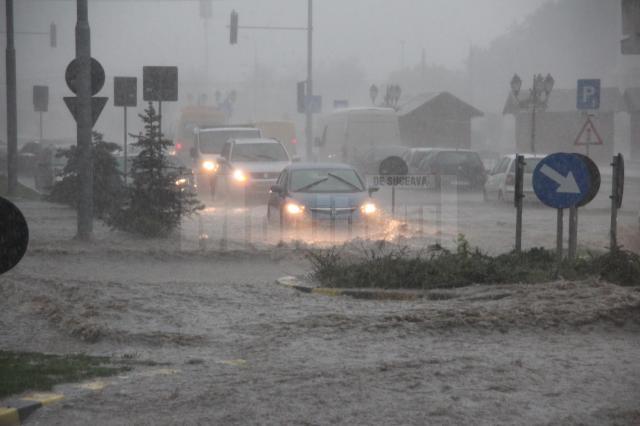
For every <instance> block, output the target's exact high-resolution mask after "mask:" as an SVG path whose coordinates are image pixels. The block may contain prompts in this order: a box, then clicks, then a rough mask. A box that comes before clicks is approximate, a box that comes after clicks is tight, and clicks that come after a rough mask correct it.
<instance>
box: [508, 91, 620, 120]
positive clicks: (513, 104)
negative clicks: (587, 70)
mask: <svg viewBox="0 0 640 426" xmlns="http://www.w3.org/2000/svg"><path fill="white" fill-rule="evenodd" d="M576 96H577V90H576V89H553V91H552V92H551V93H550V94H549V100H548V102H547V108H546V109H545V111H547V112H571V111H578V108H577V107H576ZM527 97H528V93H526V92H525V91H523V92H521V96H520V100H523V99H527ZM626 110H627V108H626V106H625V103H624V98H623V97H622V94H621V93H620V90H618V88H617V87H603V88H602V89H600V108H599V111H602V112H622V111H626ZM519 111H520V107H519V106H518V99H516V98H515V97H514V96H513V94H512V93H511V92H509V94H508V95H507V100H506V102H505V105H504V109H503V110H502V114H515V113H517V112H519Z"/></svg>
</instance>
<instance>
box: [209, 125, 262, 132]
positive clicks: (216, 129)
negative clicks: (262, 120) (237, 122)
mask: <svg viewBox="0 0 640 426" xmlns="http://www.w3.org/2000/svg"><path fill="white" fill-rule="evenodd" d="M229 130H233V131H236V130H260V129H258V128H257V127H252V126H251V127H250V126H231V127H225V126H220V127H216V126H211V127H198V132H200V133H205V132H227V131H229Z"/></svg>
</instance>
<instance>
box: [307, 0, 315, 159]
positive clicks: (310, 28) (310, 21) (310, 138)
mask: <svg viewBox="0 0 640 426" xmlns="http://www.w3.org/2000/svg"><path fill="white" fill-rule="evenodd" d="M307 1H308V6H307V7H308V18H309V19H308V23H307V102H306V103H307V105H306V108H305V114H306V127H305V135H306V139H307V161H311V160H312V157H313V112H312V111H311V108H310V107H309V102H310V100H311V97H312V96H313V0H307Z"/></svg>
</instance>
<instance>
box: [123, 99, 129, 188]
mask: <svg viewBox="0 0 640 426" xmlns="http://www.w3.org/2000/svg"><path fill="white" fill-rule="evenodd" d="M128 167H129V164H128V162H127V107H126V106H125V107H124V167H123V168H124V184H125V185H126V184H127V168H128Z"/></svg>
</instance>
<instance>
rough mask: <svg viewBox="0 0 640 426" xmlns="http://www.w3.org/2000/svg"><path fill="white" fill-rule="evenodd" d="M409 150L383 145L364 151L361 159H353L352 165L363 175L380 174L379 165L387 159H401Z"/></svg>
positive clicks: (399, 146)
mask: <svg viewBox="0 0 640 426" xmlns="http://www.w3.org/2000/svg"><path fill="white" fill-rule="evenodd" d="M408 149H409V148H408V147H406V146H403V145H384V146H379V147H374V148H369V149H366V150H365V151H364V152H363V155H362V157H361V158H358V159H355V160H354V161H353V165H354V166H355V167H356V168H357V170H358V171H359V172H361V173H363V174H365V175H377V174H379V173H380V163H382V161H384V160H385V159H387V158H389V157H399V158H403V156H404V155H405V153H406V152H407V150H408Z"/></svg>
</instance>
